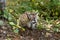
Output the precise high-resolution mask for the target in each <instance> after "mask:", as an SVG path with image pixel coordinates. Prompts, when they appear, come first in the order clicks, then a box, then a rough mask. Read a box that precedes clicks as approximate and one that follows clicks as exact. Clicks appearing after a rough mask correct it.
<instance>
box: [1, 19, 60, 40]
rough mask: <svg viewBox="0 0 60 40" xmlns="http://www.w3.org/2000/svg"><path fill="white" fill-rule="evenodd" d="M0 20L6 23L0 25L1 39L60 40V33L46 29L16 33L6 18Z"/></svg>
mask: <svg viewBox="0 0 60 40" xmlns="http://www.w3.org/2000/svg"><path fill="white" fill-rule="evenodd" d="M0 21H3V22H4V25H3V26H0V40H60V33H54V32H49V31H46V30H45V29H42V30H30V29H26V30H25V31H24V32H22V31H20V33H19V34H15V33H13V32H12V30H11V27H10V26H9V25H8V24H7V23H6V22H7V21H6V20H1V19H0Z"/></svg>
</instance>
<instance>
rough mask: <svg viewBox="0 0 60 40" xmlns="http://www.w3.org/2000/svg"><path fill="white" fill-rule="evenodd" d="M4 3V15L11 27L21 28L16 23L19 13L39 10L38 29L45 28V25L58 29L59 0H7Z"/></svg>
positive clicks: (59, 24)
mask: <svg viewBox="0 0 60 40" xmlns="http://www.w3.org/2000/svg"><path fill="white" fill-rule="evenodd" d="M6 4H7V5H6V9H5V14H4V16H5V18H7V19H8V20H9V24H10V25H11V26H13V29H15V28H21V27H20V26H19V25H18V24H19V20H18V18H19V15H20V14H22V13H24V12H25V11H31V10H35V11H38V12H39V19H40V21H39V22H40V23H39V26H38V28H39V29H41V28H45V26H48V27H46V28H51V27H50V26H52V25H53V26H54V27H53V28H54V31H57V32H58V31H60V29H59V28H60V23H59V22H60V21H57V20H58V19H60V15H59V14H60V0H7V3H6ZM42 20H43V21H42ZM54 20H55V21H54ZM43 22H44V23H43ZM51 24H52V25H51ZM51 29H52V28H51ZM47 30H49V29H47Z"/></svg>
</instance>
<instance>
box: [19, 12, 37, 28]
mask: <svg viewBox="0 0 60 40" xmlns="http://www.w3.org/2000/svg"><path fill="white" fill-rule="evenodd" d="M29 15H30V16H29ZM29 18H30V19H29ZM34 18H36V19H35V21H36V20H37V17H36V14H35V13H33V12H25V13H24V14H21V15H20V18H19V20H20V25H21V26H26V27H29V28H30V27H31V25H32V28H34V27H35V25H36V23H34V24H33V22H34Z"/></svg>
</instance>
